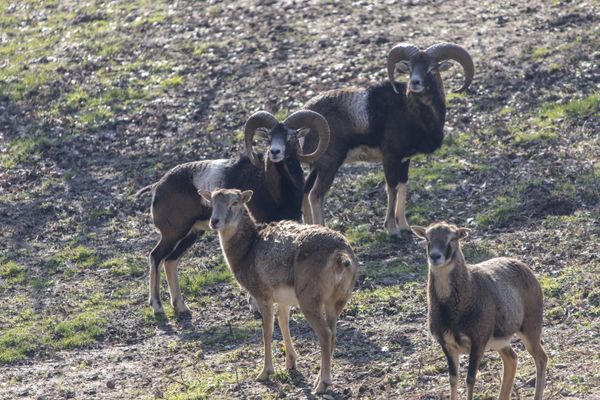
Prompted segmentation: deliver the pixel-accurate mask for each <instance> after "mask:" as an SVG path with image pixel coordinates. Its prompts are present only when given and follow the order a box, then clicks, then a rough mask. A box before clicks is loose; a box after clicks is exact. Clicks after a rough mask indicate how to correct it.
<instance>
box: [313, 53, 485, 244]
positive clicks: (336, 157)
mask: <svg viewBox="0 0 600 400" xmlns="http://www.w3.org/2000/svg"><path fill="white" fill-rule="evenodd" d="M450 60H452V61H456V62H458V63H459V64H460V65H461V66H462V68H463V71H464V76H465V79H464V83H463V85H462V87H461V88H460V89H459V90H458V91H465V90H466V89H467V88H468V87H469V85H470V84H471V83H472V81H473V76H474V73H475V68H474V66H473V60H472V58H471V56H470V54H469V53H468V52H467V50H465V49H464V48H463V47H461V46H459V45H456V44H453V43H439V44H435V45H433V46H431V47H429V48H427V49H426V50H420V49H419V48H418V47H416V46H414V45H412V44H408V43H400V44H398V45H396V46H394V47H393V48H392V49H391V51H390V52H389V54H388V58H387V71H388V77H389V81H388V82H385V83H380V84H375V85H372V86H369V87H367V88H364V89H338V90H332V91H328V92H325V93H322V94H320V95H318V96H316V97H314V98H312V99H311V100H309V101H308V102H307V103H306V104H305V105H304V108H306V109H309V110H313V111H316V112H318V113H320V114H321V115H323V116H324V117H325V119H326V120H327V122H328V123H329V127H330V129H331V133H330V136H331V137H330V140H329V146H328V147H327V150H326V151H325V153H324V154H323V156H321V157H320V158H319V159H318V160H316V161H314V162H312V163H308V164H309V168H310V173H309V175H308V177H307V179H306V184H305V189H304V192H305V193H304V201H303V213H304V218H305V222H307V223H317V224H323V223H324V216H323V199H324V197H325V194H326V193H327V191H328V190H329V188H330V187H331V185H332V184H333V180H334V178H335V174H336V172H337V170H338V169H339V167H340V166H341V165H342V164H344V163H347V162H355V161H380V162H382V163H383V171H384V174H385V181H386V192H387V213H386V217H385V228H386V230H387V231H388V233H389V234H391V235H398V234H400V233H401V232H402V231H408V229H409V225H408V222H407V220H406V212H405V207H406V195H407V183H408V168H409V165H410V157H412V156H414V155H415V154H419V153H424V154H428V153H432V152H434V151H435V150H437V149H438V148H439V147H440V146H441V144H442V140H443V137H444V133H443V132H444V122H445V118H446V97H445V92H444V87H443V82H442V78H441V76H440V71H443V70H445V69H447V68H448V66H449V65H450V63H449V62H448V61H450ZM397 70H398V71H402V72H406V73H408V76H409V79H408V83H400V82H396V81H395V80H394V75H395V72H396V71H397ZM317 144H318V136H317V135H316V133H315V132H310V133H309V134H308V135H307V136H306V137H305V139H304V143H303V149H304V151H312V150H313V149H316V148H317Z"/></svg>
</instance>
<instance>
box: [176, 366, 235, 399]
mask: <svg viewBox="0 0 600 400" xmlns="http://www.w3.org/2000/svg"><path fill="white" fill-rule="evenodd" d="M198 371H199V372H198V373H196V374H194V375H193V376H191V377H190V383H189V384H184V385H182V384H180V383H178V384H175V385H173V386H171V387H169V388H168V389H167V390H166V392H165V397H164V398H165V399H166V400H203V399H212V398H214V396H213V394H216V393H219V392H222V389H223V388H224V387H225V386H227V385H229V384H232V383H235V382H236V379H237V378H236V374H235V372H232V371H223V370H219V371H213V370H211V369H210V368H204V369H202V370H198Z"/></svg>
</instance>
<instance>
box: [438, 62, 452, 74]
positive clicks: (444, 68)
mask: <svg viewBox="0 0 600 400" xmlns="http://www.w3.org/2000/svg"><path fill="white" fill-rule="evenodd" d="M450 68H452V63H451V62H450V61H442V62H441V63H439V64H438V67H437V69H438V71H440V72H442V71H448V70H449V69H450Z"/></svg>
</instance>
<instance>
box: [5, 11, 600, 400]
mask: <svg viewBox="0 0 600 400" xmlns="http://www.w3.org/2000/svg"><path fill="white" fill-rule="evenodd" d="M0 10H1V13H0V296H1V298H0V364H1V365H0V398H7V399H8V398H11V399H13V398H34V399H56V398H77V399H87V398H89V399H93V398H103V399H124V398H130V399H138V398H147V399H151V398H167V399H196V398H227V399H230V398H262V399H267V398H310V393H309V392H310V389H311V384H312V381H313V378H314V376H315V375H316V373H317V371H318V362H319V353H318V346H317V341H316V338H315V336H314V334H313V332H312V330H311V329H310V327H309V326H308V324H307V322H306V321H305V320H304V318H303V317H302V315H301V314H300V313H299V312H294V313H293V321H292V325H291V329H292V335H293V336H294V338H295V344H296V348H297V351H298V354H299V364H298V366H299V369H298V372H296V373H288V372H287V371H285V369H284V368H283V365H284V355H283V342H282V339H281V335H280V333H279V331H278V328H276V330H275V342H274V345H273V348H274V362H275V365H276V371H277V372H276V375H275V378H274V379H273V380H272V382H270V383H267V384H261V383H256V382H254V381H253V378H254V376H255V375H256V374H257V373H258V371H259V369H260V363H261V357H262V345H261V333H260V332H261V331H260V322H259V321H257V320H254V319H253V317H252V315H251V314H250V313H249V312H248V311H247V308H246V300H245V297H246V296H245V294H244V293H242V291H241V290H240V289H239V288H238V286H237V284H235V282H234V280H233V278H232V276H231V275H230V273H229V271H228V270H227V267H226V265H225V264H224V261H223V258H222V257H221V255H220V250H219V246H218V240H217V238H216V236H215V235H214V234H212V233H209V234H206V235H205V236H204V237H203V238H202V240H200V241H199V243H197V244H196V245H195V246H194V248H193V249H192V251H190V252H189V253H188V255H187V256H186V257H185V258H184V259H183V261H182V264H181V267H180V270H181V278H182V290H183V293H184V296H185V297H186V299H187V302H188V305H189V306H190V308H191V310H192V312H193V316H192V318H191V319H184V320H177V319H176V318H175V316H174V314H173V312H172V309H171V308H170V307H166V311H167V314H166V317H164V318H157V317H155V316H154V315H153V313H152V310H151V309H150V308H149V307H148V306H147V304H146V300H147V280H148V279H147V277H148V273H147V258H146V257H147V254H148V252H149V251H150V249H151V248H152V247H153V246H154V244H155V243H156V241H157V240H158V234H157V232H156V231H155V230H154V229H153V227H152V225H151V222H150V220H149V212H148V208H149V199H148V198H141V199H135V198H134V197H133V194H134V193H135V191H136V190H138V189H139V188H140V187H142V186H145V185H147V184H149V183H151V182H154V181H156V180H157V179H158V178H159V177H160V176H162V174H164V173H165V172H166V171H167V170H168V169H169V168H171V167H172V166H174V165H176V164H178V163H181V162H184V161H191V160H197V159H209V158H221V157H233V156H235V155H236V154H238V153H239V150H240V149H241V141H240V139H241V135H240V133H241V128H242V126H243V124H244V122H245V120H246V118H247V117H248V116H249V115H250V114H251V113H252V112H254V111H256V110H258V109H266V110H268V111H271V112H273V113H279V114H280V115H282V116H283V115H286V114H287V113H288V112H291V111H294V110H297V109H299V108H300V107H301V106H302V104H303V103H304V102H306V101H307V100H308V99H309V98H311V97H312V96H314V95H315V94H317V93H319V92H320V91H323V90H327V89H332V88H337V87H345V86H366V85H368V84H369V83H371V82H377V81H382V80H384V79H385V58H386V55H387V52H388V51H389V49H390V48H391V47H392V46H393V45H394V44H395V43H397V42H401V41H408V42H413V43H414V44H416V45H418V46H421V47H427V46H429V45H431V44H433V43H437V42H440V41H452V42H456V43H459V44H461V45H463V46H464V47H466V48H467V49H468V50H469V52H470V53H471V54H472V55H473V58H474V61H475V66H476V75H475V80H474V82H473V85H472V86H471V89H470V90H469V91H468V92H467V93H464V94H449V95H448V106H449V109H448V120H447V123H446V139H445V144H444V146H443V148H442V149H441V150H440V151H438V152H436V153H435V154H434V155H431V156H427V157H425V156H420V157H418V158H416V159H415V160H414V162H413V164H412V167H411V172H410V184H409V201H408V218H409V221H410V222H411V223H415V224H428V223H429V222H432V221H434V220H441V219H445V220H448V221H451V222H454V223H457V224H460V225H462V226H467V227H470V228H471V229H473V231H474V233H473V235H472V236H471V237H470V238H469V240H468V241H467V243H465V252H466V254H467V258H468V260H470V261H472V262H476V261H480V260H483V259H486V258H488V257H491V256H496V255H510V256H513V257H517V258H521V259H523V260H524V261H526V262H527V263H528V264H529V265H530V266H531V267H532V268H533V269H534V271H535V273H536V274H537V275H538V276H539V277H540V281H541V283H542V286H543V290H544V294H545V334H544V342H545V346H546V350H547V352H548V354H549V356H550V362H549V370H548V382H547V389H546V396H547V397H548V398H551V399H552V398H556V399H558V398H560V399H565V398H568V399H593V398H600V391H599V389H598V388H599V387H600V280H599V279H598V276H599V274H600V134H599V132H600V68H599V67H598V65H599V64H600V53H599V49H600V17H598V15H600V5H599V3H598V1H595V0H589V1H539V0H533V1H529V2H526V3H522V2H512V3H510V2H500V3H498V4H496V3H494V4H490V2H478V1H470V0H469V1H458V0H449V1H444V2H435V1H418V2H416V1H407V0H396V1H386V2H371V1H358V2H352V3H349V2H340V3H338V2H332V1H310V2H291V1H284V2H273V1H259V0H248V1H246V0H244V1H237V2H220V1H190V0H184V1H177V2H166V1H148V0H137V1H95V2H91V1H89V2H79V1H72V0H70V1H55V0H44V1H19V2H16V1H2V0H0ZM459 71H460V68H459V67H457V68H455V69H453V70H451V71H450V72H447V73H445V75H444V81H445V85H446V88H447V89H448V92H450V89H451V88H455V87H458V86H459V85H460V83H461V80H462V76H461V74H460V72H459ZM385 204H386V199H385V189H384V185H383V173H382V170H381V167H380V165H377V164H364V165H358V164H357V165H351V166H345V167H343V168H342V169H341V170H340V173H339V175H338V177H337V178H336V182H335V184H334V187H333V189H332V191H331V192H330V194H329V196H328V198H327V201H326V210H325V212H326V214H325V215H326V221H327V224H328V225H329V226H330V227H332V228H335V229H337V230H340V231H342V232H343V233H344V234H345V235H346V236H347V237H348V238H349V240H350V241H351V242H352V244H353V246H354V247H355V249H356V252H357V255H358V257H359V259H360V261H361V271H360V276H359V282H358V286H357V290H356V291H355V294H354V297H353V299H352V300H351V302H350V304H349V305H348V307H347V310H346V311H345V313H344V314H343V315H342V318H341V321H340V323H339V328H338V346H337V349H336V352H335V358H334V367H333V379H334V386H333V387H332V389H331V391H330V392H329V393H328V395H327V396H329V397H327V398H335V399H346V398H371V399H378V398H401V399H438V398H445V397H444V396H446V395H447V393H448V383H447V368H446V363H445V360H444V358H443V354H442V352H441V350H440V348H439V346H438V345H437V344H436V343H435V342H434V341H433V340H432V339H431V337H430V336H428V333H427V326H426V296H425V280H426V261H425V255H424V250H423V248H422V246H421V245H420V244H419V242H418V241H417V240H416V239H415V238H414V237H411V236H409V235H406V236H404V237H402V238H400V239H395V238H390V237H388V236H387V235H386V234H385V232H384V230H383V218H384V212H385ZM163 275H164V274H163ZM161 293H162V295H163V298H164V301H165V304H168V301H167V297H166V296H167V293H168V291H167V290H166V283H165V282H163V290H162V292H161ZM515 348H516V349H517V353H518V355H519V367H518V372H517V379H516V383H515V392H516V395H518V396H520V397H519V398H529V397H531V396H532V394H533V385H532V383H533V381H532V379H533V378H534V369H535V367H534V364H533V361H532V359H531V358H530V357H529V355H528V354H527V353H526V352H525V350H524V348H523V346H522V344H521V343H520V342H519V341H515ZM463 364H465V362H463ZM462 376H463V377H464V376H465V369H464V365H463V370H462ZM500 377H501V362H500V358H499V357H498V356H497V354H495V353H492V352H490V353H486V357H485V358H484V363H483V366H482V369H481V372H480V375H479V380H478V383H477V385H476V389H477V392H478V395H477V398H478V399H491V398H495V396H496V395H497V393H498V391H499V383H500ZM464 386H465V385H464V384H463V383H461V390H464V389H465V388H464ZM516 395H515V396H516Z"/></svg>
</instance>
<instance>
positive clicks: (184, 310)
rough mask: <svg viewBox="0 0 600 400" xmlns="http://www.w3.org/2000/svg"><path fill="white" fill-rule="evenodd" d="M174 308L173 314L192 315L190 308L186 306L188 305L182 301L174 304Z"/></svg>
mask: <svg viewBox="0 0 600 400" xmlns="http://www.w3.org/2000/svg"><path fill="white" fill-rule="evenodd" d="M174 308H175V314H177V315H178V316H182V317H183V316H186V315H189V316H191V315H192V312H191V311H190V309H189V308H188V306H187V305H186V304H185V303H184V302H183V301H182V302H180V303H178V304H177V305H175V306H174Z"/></svg>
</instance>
